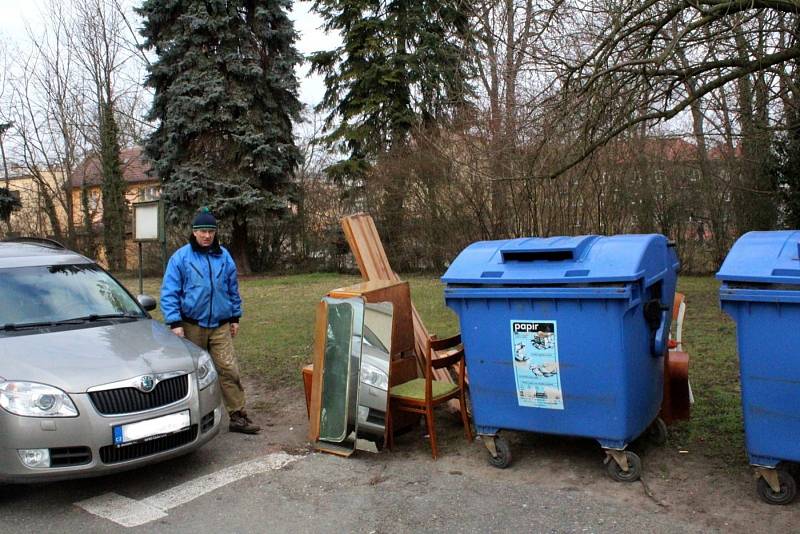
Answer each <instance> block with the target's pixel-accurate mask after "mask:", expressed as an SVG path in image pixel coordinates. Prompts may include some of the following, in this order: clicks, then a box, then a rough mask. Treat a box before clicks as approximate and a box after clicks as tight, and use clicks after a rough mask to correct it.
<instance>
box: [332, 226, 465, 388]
mask: <svg viewBox="0 0 800 534" xmlns="http://www.w3.org/2000/svg"><path fill="white" fill-rule="evenodd" d="M341 224H342V229H343V230H344V235H345V238H346V239H347V243H348V244H349V245H350V250H351V251H352V252H353V256H354V257H355V259H356V264H357V265H358V270H359V271H360V272H361V277H362V278H363V279H364V280H365V281H370V280H392V281H399V280H400V277H399V276H397V273H395V272H394V271H393V270H392V267H391V265H390V264H389V258H388V257H387V256H386V251H385V250H384V248H383V243H382V242H381V238H380V235H378V229H377V227H376V226H375V221H374V220H373V219H372V217H371V216H370V215H368V214H366V213H357V214H355V215H348V216H347V217H344V218H342V220H341ZM411 322H412V324H413V331H414V354H415V356H416V358H417V363H418V365H419V366H420V368H421V369H424V368H425V358H426V354H425V351H426V350H427V348H428V338H429V337H430V336H429V334H428V330H427V329H426V328H425V325H424V324H423V323H422V318H421V317H420V316H419V312H417V309H416V308H415V307H414V303H413V302H412V303H411ZM434 377H435V378H436V379H437V380H446V381H449V382H452V377H451V376H450V374H449V373H447V372H446V371H445V370H442V369H437V370H435V371H434Z"/></svg>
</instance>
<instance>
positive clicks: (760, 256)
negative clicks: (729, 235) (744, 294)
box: [717, 230, 800, 285]
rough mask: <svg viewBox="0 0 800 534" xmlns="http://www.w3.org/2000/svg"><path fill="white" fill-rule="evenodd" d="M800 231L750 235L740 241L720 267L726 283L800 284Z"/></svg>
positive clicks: (721, 276) (721, 278)
mask: <svg viewBox="0 0 800 534" xmlns="http://www.w3.org/2000/svg"><path fill="white" fill-rule="evenodd" d="M799 248H800V231H798V230H779V231H774V232H748V233H746V234H744V235H743V236H742V237H740V238H739V239H738V240H737V241H736V243H734V244H733V248H731V251H730V252H729V253H728V257H727V258H725V261H724V262H723V264H722V267H720V269H719V272H718V273H717V278H718V279H719V280H723V281H726V282H755V283H769V284H795V285H796V284H800V259H798V249H799Z"/></svg>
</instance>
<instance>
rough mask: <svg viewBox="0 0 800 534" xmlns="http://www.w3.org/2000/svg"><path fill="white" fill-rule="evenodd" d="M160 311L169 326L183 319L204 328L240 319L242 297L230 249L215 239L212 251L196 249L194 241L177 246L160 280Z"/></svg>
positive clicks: (177, 324) (178, 324) (176, 324)
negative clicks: (193, 244) (220, 244)
mask: <svg viewBox="0 0 800 534" xmlns="http://www.w3.org/2000/svg"><path fill="white" fill-rule="evenodd" d="M161 312H162V313H163V315H164V322H165V323H167V324H168V325H170V327H175V326H180V323H181V322H182V321H187V322H190V323H193V324H198V325H200V326H202V327H204V328H216V327H218V326H219V325H221V324H225V323H229V322H238V321H239V317H241V316H242V299H241V297H240V296H239V282H238V280H237V278H236V264H235V263H234V262H233V258H231V255H230V254H229V253H228V251H227V250H226V249H225V248H223V247H221V246H219V244H218V243H217V242H216V240H215V241H214V244H213V245H212V246H211V250H210V251H209V252H202V251H200V249H199V248H198V249H197V250H195V247H193V246H192V244H191V243H190V244H187V245H184V246H182V247H181V248H179V249H178V250H176V251H175V254H173V255H172V257H171V258H170V259H169V263H168V264H167V272H166V273H164V281H163V282H162V284H161Z"/></svg>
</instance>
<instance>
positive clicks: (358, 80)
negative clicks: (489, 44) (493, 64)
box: [310, 0, 473, 251]
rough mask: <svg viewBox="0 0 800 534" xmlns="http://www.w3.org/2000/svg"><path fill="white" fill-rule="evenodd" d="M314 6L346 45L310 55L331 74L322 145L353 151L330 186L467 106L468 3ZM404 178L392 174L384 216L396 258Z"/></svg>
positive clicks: (321, 1)
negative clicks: (340, 35) (323, 142)
mask: <svg viewBox="0 0 800 534" xmlns="http://www.w3.org/2000/svg"><path fill="white" fill-rule="evenodd" d="M313 9H314V11H316V12H317V13H318V14H320V15H321V16H322V17H323V18H324V19H325V29H326V30H328V31H339V32H341V34H342V41H343V42H342V45H341V46H340V47H339V48H337V49H335V50H329V51H321V52H317V53H315V54H312V56H311V58H310V59H311V64H312V69H313V70H314V71H315V72H318V73H321V74H323V75H324V77H325V85H326V92H325V96H324V98H323V100H322V103H321V104H320V106H319V109H320V110H327V111H329V115H328V116H327V119H326V128H327V137H326V141H327V142H328V143H329V144H330V145H332V146H337V147H338V148H340V149H341V150H342V151H343V152H345V153H346V154H347V158H346V159H344V160H342V161H340V162H337V163H335V164H334V165H332V166H330V167H329V168H328V169H327V172H328V174H329V175H330V176H331V177H333V178H334V179H340V180H343V181H346V180H349V181H351V182H358V181H359V180H362V179H363V178H364V177H365V175H366V173H367V171H368V170H369V169H370V167H371V166H372V165H373V164H374V163H375V162H376V161H377V160H378V159H380V158H381V157H383V156H386V155H389V154H395V155H398V154H399V155H400V156H401V157H402V155H403V154H404V153H405V151H406V150H407V149H408V147H409V146H410V145H411V144H412V143H411V136H412V133H413V131H414V130H415V128H423V129H424V128H427V127H430V126H433V125H435V124H439V123H440V122H441V121H442V120H445V119H449V118H452V117H453V115H454V114H455V113H457V112H458V111H459V110H460V109H461V108H463V106H464V105H465V102H466V99H467V97H468V96H469V95H470V92H471V91H470V86H469V83H468V79H469V77H470V66H471V63H470V61H469V58H470V57H472V55H471V49H472V46H473V38H472V35H471V33H470V28H469V15H470V10H471V5H470V2H469V0H389V1H387V2H364V1H362V0H316V1H315V2H314V5H313ZM408 180H409V177H408V176H401V175H398V176H393V177H392V180H391V181H390V183H389V184H388V186H387V192H386V196H385V199H384V202H383V206H382V207H381V209H380V213H379V214H378V224H379V225H380V226H381V230H382V234H383V235H384V239H385V241H386V245H387V247H388V248H389V249H390V251H392V249H396V248H397V247H399V246H401V244H402V233H403V219H404V212H405V209H404V207H403V204H404V202H405V196H406V194H407V189H408V186H407V183H408Z"/></svg>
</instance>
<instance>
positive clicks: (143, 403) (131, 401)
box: [89, 375, 189, 415]
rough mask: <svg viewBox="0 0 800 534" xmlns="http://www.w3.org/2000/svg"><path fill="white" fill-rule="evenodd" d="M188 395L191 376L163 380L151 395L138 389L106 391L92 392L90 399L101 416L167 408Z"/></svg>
mask: <svg viewBox="0 0 800 534" xmlns="http://www.w3.org/2000/svg"><path fill="white" fill-rule="evenodd" d="M188 393H189V375H181V376H176V377H173V378H168V379H167V380H162V381H161V382H159V383H158V384H156V387H155V389H153V391H151V392H150V393H144V392H143V391H139V390H138V389H136V388H119V389H106V390H103V391H92V392H90V393H89V398H90V399H92V404H94V407H95V409H96V410H97V411H98V412H100V413H101V414H103V415H116V414H121V413H134V412H143V411H145V410H152V409H154V408H159V407H161V406H166V405H167V404H172V403H173V402H177V401H179V400H181V399H183V398H184V397H186V395H187V394H188Z"/></svg>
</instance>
